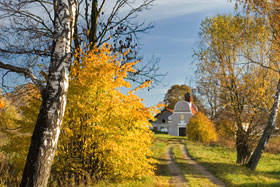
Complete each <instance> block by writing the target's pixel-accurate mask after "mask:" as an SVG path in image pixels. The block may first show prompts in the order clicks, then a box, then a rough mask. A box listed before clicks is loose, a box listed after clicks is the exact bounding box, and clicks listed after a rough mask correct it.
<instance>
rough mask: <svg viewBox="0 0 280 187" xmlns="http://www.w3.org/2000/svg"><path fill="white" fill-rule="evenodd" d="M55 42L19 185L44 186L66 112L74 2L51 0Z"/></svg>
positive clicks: (72, 0)
mask: <svg viewBox="0 0 280 187" xmlns="http://www.w3.org/2000/svg"><path fill="white" fill-rule="evenodd" d="M54 2H56V4H54V7H55V8H54V10H55V11H54V12H55V23H54V29H55V30H54V41H53V50H52V56H51V62H50V67H49V76H48V82H47V86H46V88H45V89H44V91H43V93H42V105H41V108H40V112H39V115H38V118H37V122H36V126H35V130H34V132H33V135H32V139H31V145H30V148H29V153H28V156H27V160H26V165H25V168H24V173H23V177H22V181H21V186H22V187H23V186H24V187H25V186H28V187H30V186H34V187H35V186H36V187H44V186H47V183H48V178H49V176H50V171H51V165H52V161H53V158H54V156H55V152H56V148H57V142H58V137H59V134H60V127H61V123H62V119H63V115H64V111H65V105H66V96H67V91H68V84H69V82H68V78H69V67H70V63H71V43H72V33H73V31H72V28H73V23H74V18H75V14H76V2H75V0H57V1H54Z"/></svg>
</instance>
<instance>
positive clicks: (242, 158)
mask: <svg viewBox="0 0 280 187" xmlns="http://www.w3.org/2000/svg"><path fill="white" fill-rule="evenodd" d="M236 152H237V159H236V163H237V164H241V165H244V164H246V163H247V162H248V160H249V158H250V156H251V152H252V151H251V148H250V145H249V141H248V135H247V133H246V132H245V131H244V130H243V129H238V130H237V132H236Z"/></svg>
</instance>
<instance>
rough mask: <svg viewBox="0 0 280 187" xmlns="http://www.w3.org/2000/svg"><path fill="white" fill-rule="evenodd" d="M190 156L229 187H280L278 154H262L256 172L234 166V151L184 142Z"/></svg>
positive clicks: (279, 158)
mask: <svg viewBox="0 0 280 187" xmlns="http://www.w3.org/2000/svg"><path fill="white" fill-rule="evenodd" d="M186 147H187V149H188V151H189V153H190V155H191V156H192V157H193V158H194V159H195V160H196V161H197V162H199V163H201V164H202V165H204V166H205V167H206V168H207V169H208V170H209V171H210V172H211V173H212V174H214V175H216V176H217V177H219V178H220V179H222V180H224V181H225V182H226V183H227V184H228V185H229V186H249V187H255V186H271V187H274V186H275V187H276V186H277V187H279V186H280V154H271V153H264V154H263V155H262V158H261V160H260V163H259V165H258V167H257V170H256V171H251V170H250V169H248V168H246V167H244V166H239V165H236V164H235V159H236V153H235V150H234V149H227V148H224V147H220V146H206V145H203V144H200V143H194V142H191V141H187V142H186Z"/></svg>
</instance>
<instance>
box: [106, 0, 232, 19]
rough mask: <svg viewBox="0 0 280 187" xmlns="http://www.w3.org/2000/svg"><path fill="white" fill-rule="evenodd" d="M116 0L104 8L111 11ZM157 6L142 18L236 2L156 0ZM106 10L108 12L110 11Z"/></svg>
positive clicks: (164, 15) (137, 3)
mask: <svg viewBox="0 0 280 187" xmlns="http://www.w3.org/2000/svg"><path fill="white" fill-rule="evenodd" d="M141 2H143V1H142V0H137V1H135V4H134V5H133V6H134V7H137V5H139V4H141ZM114 4H115V1H113V0H109V1H107V2H106V4H105V6H104V9H105V10H107V11H109V12H110V11H111V10H112V8H113V6H114ZM154 4H155V6H153V7H152V8H151V9H150V10H145V11H143V12H141V13H140V16H139V17H140V18H141V19H143V18H144V19H146V20H147V21H156V20H162V19H168V18H172V17H176V16H182V15H187V14H192V13H199V12H202V11H207V10H211V9H213V11H214V10H215V9H221V8H227V7H228V8H231V9H233V5H234V3H230V2H228V1H227V0H156V1H155V3H154ZM130 8H131V7H129V6H124V7H123V8H122V9H121V14H125V13H127V12H128V11H129V10H130ZM107 11H105V12H106V13H109V12H107Z"/></svg>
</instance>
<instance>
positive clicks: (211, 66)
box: [196, 15, 277, 164]
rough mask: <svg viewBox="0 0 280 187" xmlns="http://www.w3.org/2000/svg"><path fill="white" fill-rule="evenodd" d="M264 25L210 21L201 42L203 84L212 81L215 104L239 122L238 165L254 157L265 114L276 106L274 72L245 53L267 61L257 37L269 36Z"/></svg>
mask: <svg viewBox="0 0 280 187" xmlns="http://www.w3.org/2000/svg"><path fill="white" fill-rule="evenodd" d="M262 22H263V20H262V19H259V20H254V19H247V18H245V17H241V16H235V17H232V16H223V15H219V16H216V17H213V18H207V19H206V20H205V21H204V22H203V23H202V24H201V30H200V39H201V40H200V44H199V47H198V50H197V51H196V55H197V57H198V60H199V63H198V73H199V77H200V78H201V79H200V82H199V83H200V84H199V85H200V86H201V87H203V86H205V85H207V82H209V81H211V83H212V84H213V85H211V87H212V88H213V89H215V90H216V91H215V93H214V94H217V95H214V96H215V97H218V101H217V100H216V99H215V100H213V101H214V102H218V104H219V105H220V106H222V107H221V108H222V109H224V110H225V111H230V114H228V117H232V119H233V121H235V124H236V150H237V161H236V162H237V163H239V164H246V163H247V161H248V159H249V158H250V156H251V150H252V145H253V143H254V142H255V141H256V139H257V138H258V133H259V130H260V129H262V128H263V126H264V123H263V118H264V117H266V116H267V113H266V112H264V111H268V108H269V107H270V106H271V105H272V102H270V101H271V97H270V96H271V94H272V93H273V91H274V88H273V86H271V85H273V84H274V83H275V81H277V80H276V79H275V77H271V75H270V74H271V73H272V74H273V72H272V71H271V70H263V69H262V68H259V67H258V66H256V65H254V64H251V63H249V62H248V61H247V60H246V58H244V55H245V54H246V55H247V54H251V55H255V56H256V57H259V59H260V60H263V61H265V60H266V59H267V58H266V57H265V55H264V50H263V48H262V45H264V44H263V41H259V40H256V35H262V36H263V38H264V39H267V38H268V36H269V34H268V33H267V32H266V29H265V28H264V27H263V25H262V24H261V23H262ZM264 43H265V42H264ZM274 74H275V73H274ZM207 86H208V85H207ZM206 89H208V88H205V90H206ZM207 94H211V93H209V92H207ZM206 97H208V96H206ZM210 102H211V100H210ZM215 105H216V103H213V106H215Z"/></svg>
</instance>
